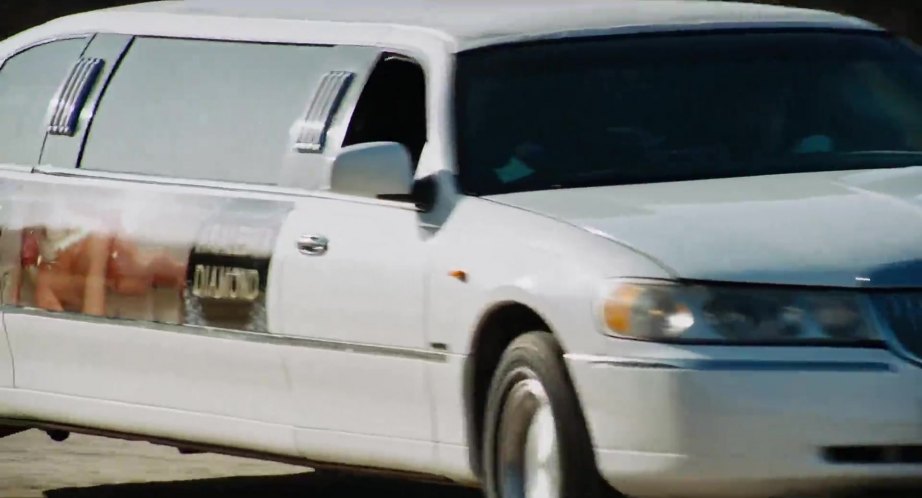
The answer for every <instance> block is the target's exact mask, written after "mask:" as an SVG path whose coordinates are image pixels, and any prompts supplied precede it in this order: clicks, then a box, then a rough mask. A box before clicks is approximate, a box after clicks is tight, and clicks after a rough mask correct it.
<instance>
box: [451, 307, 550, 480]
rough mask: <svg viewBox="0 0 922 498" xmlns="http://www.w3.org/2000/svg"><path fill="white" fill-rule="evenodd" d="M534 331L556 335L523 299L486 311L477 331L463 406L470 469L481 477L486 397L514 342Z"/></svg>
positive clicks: (465, 367) (468, 359)
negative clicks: (504, 357) (501, 361)
mask: <svg viewBox="0 0 922 498" xmlns="http://www.w3.org/2000/svg"><path fill="white" fill-rule="evenodd" d="M534 331H545V332H548V333H552V334H553V333H554V331H553V330H552V328H551V326H550V323H549V321H548V320H547V319H546V318H545V317H544V316H542V315H541V314H540V313H538V312H537V311H535V309H534V307H532V306H530V305H528V304H524V303H523V302H522V301H520V300H504V301H500V302H497V303H494V304H493V305H492V306H490V307H489V308H488V309H487V310H485V311H484V312H483V313H482V314H481V317H480V320H478V322H477V325H476V327H475V328H474V332H473V338H472V340H471V344H470V349H469V353H470V354H469V355H468V358H467V361H466V363H465V366H464V404H465V413H466V417H465V418H466V421H467V443H468V449H469V455H470V457H469V458H470V464H471V468H472V469H473V470H474V474H475V475H477V476H478V477H481V476H482V470H483V469H482V463H481V462H482V458H481V456H482V450H483V438H482V437H481V435H482V434H483V428H484V418H485V410H486V402H487V394H488V392H489V388H490V382H491V380H492V378H493V373H494V372H495V371H496V368H497V367H498V366H499V361H500V358H501V357H502V355H503V352H504V351H505V350H506V348H507V346H509V344H510V343H512V341H514V340H515V339H516V337H519V336H520V335H522V334H525V333H527V332H534Z"/></svg>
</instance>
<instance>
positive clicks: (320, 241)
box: [298, 235, 330, 256]
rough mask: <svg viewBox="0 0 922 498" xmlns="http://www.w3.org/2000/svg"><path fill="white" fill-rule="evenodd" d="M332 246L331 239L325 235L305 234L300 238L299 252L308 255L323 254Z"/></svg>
mask: <svg viewBox="0 0 922 498" xmlns="http://www.w3.org/2000/svg"><path fill="white" fill-rule="evenodd" d="M329 247H330V241H329V240H327V238H326V237H324V236H323V235H305V236H303V237H301V238H300V239H298V252H300V253H301V254H304V255H306V256H323V255H324V254H326V252H327V249H329Z"/></svg>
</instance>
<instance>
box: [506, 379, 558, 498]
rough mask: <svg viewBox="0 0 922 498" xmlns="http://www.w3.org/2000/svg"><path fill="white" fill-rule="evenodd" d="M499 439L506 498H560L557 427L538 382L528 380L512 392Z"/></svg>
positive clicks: (515, 386) (514, 387) (510, 392)
mask: <svg viewBox="0 0 922 498" xmlns="http://www.w3.org/2000/svg"><path fill="white" fill-rule="evenodd" d="M500 435H501V436H500V438H499V441H498V443H499V445H500V446H499V451H498V454H499V457H500V458H499V465H500V476H501V481H500V482H501V485H502V492H503V497H504V498H505V497H510V498H511V497H516V498H518V497H522V498H560V485H561V470H560V451H559V446H558V441H557V425H556V421H555V419H554V413H553V411H552V410H551V404H550V401H549V400H548V397H547V393H546V392H545V390H544V386H542V385H541V383H540V382H538V380H536V379H533V378H526V379H524V380H521V381H519V382H518V383H516V384H515V385H514V386H513V387H512V389H511V390H510V391H509V395H508V397H507V398H506V403H505V407H504V410H503V417H502V422H501V427H500Z"/></svg>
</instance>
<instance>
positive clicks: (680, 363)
mask: <svg viewBox="0 0 922 498" xmlns="http://www.w3.org/2000/svg"><path fill="white" fill-rule="evenodd" d="M564 357H565V358H566V359H567V360H570V361H576V362H582V363H588V364H590V365H593V366H604V367H615V368H641V369H652V370H694V371H705V372H837V373H846V372H895V371H896V368H895V367H894V365H893V364H891V363H888V362H881V361H834V360H817V361H812V360H811V361H801V360H720V359H694V360H691V359H689V360H686V359H675V360H673V359H669V360H659V359H651V360H645V359H637V358H618V357H611V356H596V355H580V354H566V355H564Z"/></svg>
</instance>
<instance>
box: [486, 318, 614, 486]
mask: <svg viewBox="0 0 922 498" xmlns="http://www.w3.org/2000/svg"><path fill="white" fill-rule="evenodd" d="M484 432H485V434H484V445H483V448H484V471H485V485H486V492H487V496H488V497H489V498H599V497H601V496H605V495H610V493H611V490H610V488H608V486H607V485H606V484H604V483H603V482H602V480H601V478H600V477H599V475H598V471H597V469H596V465H595V458H594V454H593V451H592V444H591V442H590V438H589V433H588V430H587V429H586V422H585V419H584V417H583V414H582V411H581V409H580V406H579V403H578V401H577V399H576V393H575V391H574V389H573V385H572V383H571V382H570V378H569V375H568V374H567V369H566V366H565V365H564V362H563V352H562V349H561V347H560V345H559V344H558V343H557V341H556V340H555V339H554V337H553V336H552V335H551V334H549V333H546V332H530V333H527V334H524V335H522V336H520V337H518V338H516V339H515V340H514V341H513V342H512V344H511V345H510V346H509V347H508V348H507V349H506V352H505V353H503V356H502V359H501V360H500V364H499V367H498V368H497V371H496V373H495V375H494V377H493V382H492V384H491V386H490V392H489V395H488V398H487V411H486V424H485V431H484Z"/></svg>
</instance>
